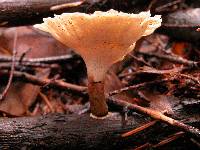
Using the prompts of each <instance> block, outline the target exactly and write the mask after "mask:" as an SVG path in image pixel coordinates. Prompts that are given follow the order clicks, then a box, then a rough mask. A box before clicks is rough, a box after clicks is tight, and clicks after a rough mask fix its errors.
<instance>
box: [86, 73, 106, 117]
mask: <svg viewBox="0 0 200 150" xmlns="http://www.w3.org/2000/svg"><path fill="white" fill-rule="evenodd" d="M88 81H89V82H88V93H89V100H90V109H91V113H92V115H94V116H96V117H97V118H98V117H104V116H106V115H107V114H108V106H107V104H106V98H105V94H104V81H99V82H95V81H94V80H93V78H92V77H88Z"/></svg>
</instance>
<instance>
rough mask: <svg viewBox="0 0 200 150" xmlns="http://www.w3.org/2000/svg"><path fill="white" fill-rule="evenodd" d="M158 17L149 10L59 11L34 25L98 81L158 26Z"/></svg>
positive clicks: (159, 19)
mask: <svg viewBox="0 0 200 150" xmlns="http://www.w3.org/2000/svg"><path fill="white" fill-rule="evenodd" d="M160 17H161V16H159V15H156V16H154V17H151V14H150V12H141V13H139V14H127V13H123V12H118V11H115V10H112V9H111V10H109V11H107V12H101V11H96V12H94V13H93V14H85V13H79V12H77V13H63V14H61V15H55V17H54V18H50V17H49V18H44V19H43V20H44V23H42V24H37V25H35V26H34V27H36V28H39V29H41V30H43V31H46V32H49V33H50V34H52V36H53V37H55V38H56V39H57V40H59V41H60V42H62V43H63V44H65V45H67V46H69V47H71V48H73V49H74V50H75V51H76V52H77V53H78V54H80V55H81V56H82V58H83V59H84V61H85V63H86V65H87V69H88V75H89V76H92V78H94V80H95V81H101V80H102V79H103V78H104V74H105V73H106V71H107V70H108V68H109V67H110V66H111V65H112V64H113V63H115V62H117V61H119V60H121V59H123V57H124V56H125V55H126V54H127V53H128V52H130V50H132V49H133V48H134V46H135V43H136V41H137V40H139V39H140V38H141V37H142V36H146V35H149V34H151V33H152V32H154V30H155V29H156V28H158V27H159V26H160V25H161V21H162V20H161V18H160Z"/></svg>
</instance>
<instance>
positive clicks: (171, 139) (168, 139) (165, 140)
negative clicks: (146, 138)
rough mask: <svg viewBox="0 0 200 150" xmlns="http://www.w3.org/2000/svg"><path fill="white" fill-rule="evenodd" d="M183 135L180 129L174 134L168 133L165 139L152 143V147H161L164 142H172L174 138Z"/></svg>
mask: <svg viewBox="0 0 200 150" xmlns="http://www.w3.org/2000/svg"><path fill="white" fill-rule="evenodd" d="M183 135H184V132H182V131H180V132H177V133H175V134H173V135H170V136H169V137H168V138H166V139H164V140H162V141H160V142H159V143H158V144H156V145H153V146H152V147H153V148H158V147H161V146H163V145H165V144H168V143H170V142H172V141H174V140H176V139H178V138H180V137H182V136H183Z"/></svg>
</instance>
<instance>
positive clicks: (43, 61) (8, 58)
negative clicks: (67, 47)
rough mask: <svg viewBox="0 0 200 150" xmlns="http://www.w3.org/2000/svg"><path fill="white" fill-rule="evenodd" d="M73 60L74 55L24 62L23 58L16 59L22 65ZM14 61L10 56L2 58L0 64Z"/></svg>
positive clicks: (31, 59)
mask: <svg viewBox="0 0 200 150" xmlns="http://www.w3.org/2000/svg"><path fill="white" fill-rule="evenodd" d="M72 58H74V55H70V54H67V55H61V56H53V57H45V58H23V60H21V57H16V62H20V61H21V63H25V62H26V63H28V62H29V63H57V62H61V61H67V60H71V59H72ZM11 61H12V57H9V56H0V62H11Z"/></svg>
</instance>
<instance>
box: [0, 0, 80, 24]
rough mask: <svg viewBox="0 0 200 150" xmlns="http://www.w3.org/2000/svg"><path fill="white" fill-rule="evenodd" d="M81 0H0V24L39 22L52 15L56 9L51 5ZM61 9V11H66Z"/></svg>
mask: <svg viewBox="0 0 200 150" xmlns="http://www.w3.org/2000/svg"><path fill="white" fill-rule="evenodd" d="M77 2H82V0H56V1H53V0H6V1H0V26H18V25H25V24H35V23H37V22H41V21H42V18H44V17H48V16H53V14H54V13H55V12H56V11H58V10H52V9H51V8H52V7H55V6H60V5H61V4H71V3H73V4H74V3H77ZM66 8H70V7H67V6H66V7H65V9H62V11H61V12H64V11H66Z"/></svg>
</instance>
